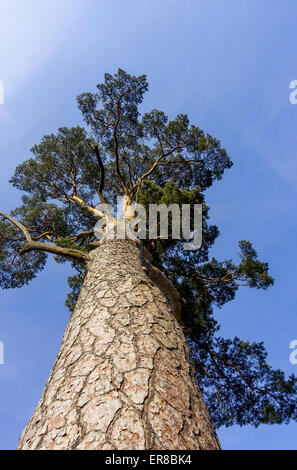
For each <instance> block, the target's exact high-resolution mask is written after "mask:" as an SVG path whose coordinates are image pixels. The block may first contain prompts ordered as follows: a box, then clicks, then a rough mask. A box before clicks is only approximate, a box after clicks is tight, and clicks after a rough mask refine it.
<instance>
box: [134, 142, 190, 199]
mask: <svg viewBox="0 0 297 470" xmlns="http://www.w3.org/2000/svg"><path fill="white" fill-rule="evenodd" d="M181 148H182V147H181V146H180V145H177V146H176V147H174V148H173V149H171V150H168V152H166V153H164V152H162V153H161V155H160V156H159V157H158V158H157V160H156V161H155V162H154V164H153V165H152V167H151V168H150V169H149V170H148V171H147V172H146V173H144V174H143V175H142V176H140V177H139V178H138V180H137V181H136V183H135V184H134V185H133V186H132V188H131V192H133V191H135V190H136V189H137V188H138V186H139V185H140V183H141V182H142V180H143V179H144V178H147V177H148V176H149V175H150V174H151V173H152V172H153V171H154V170H155V168H156V167H157V166H158V165H159V163H160V161H161V160H162V158H164V157H168V155H171V154H172V153H173V152H175V151H176V150H180V149H181Z"/></svg>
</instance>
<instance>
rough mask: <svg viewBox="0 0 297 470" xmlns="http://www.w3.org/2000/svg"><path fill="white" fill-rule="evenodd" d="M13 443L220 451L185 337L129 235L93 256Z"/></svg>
mask: <svg viewBox="0 0 297 470" xmlns="http://www.w3.org/2000/svg"><path fill="white" fill-rule="evenodd" d="M90 256H91V261H90V262H89V265H88V273H87V275H86V278H85V281H84V285H83V288H82V290H81V292H80V295H79V299H78V302H77V305H76V308H75V311H74V313H73V314H72V316H71V318H70V321H69V323H68V325H67V328H66V330H65V333H64V336H63V340H62V344H61V349H60V352H59V354H58V357H57V359H56V362H55V364H54V367H53V369H52V372H51V374H50V377H49V379H48V381H47V384H46V386H45V389H44V392H43V394H42V397H41V399H40V401H39V403H38V405H37V407H36V409H35V412H34V414H33V416H32V418H31V419H30V421H29V422H28V424H27V426H26V427H25V429H24V431H23V432H22V434H21V437H20V443H19V447H18V448H19V449H61V450H62V449H105V450H112V449H137V450H142V449H154V450H159V449H167V450H168V449H173V450H175V449H184V450H187V449H188V450H192V449H219V448H220V446H219V442H218V439H217V436H216V433H215V431H214V428H213V426H212V424H211V421H210V417H209V413H208V410H207V408H206V405H205V403H204V401H203V398H202V396H201V392H200V390H199V388H198V385H197V381H196V378H195V374H194V373H193V368H192V367H191V366H190V363H189V351H188V346H187V344H186V342H185V337H184V334H183V332H182V330H181V328H180V326H179V324H178V322H177V321H176V319H175V318H174V316H173V315H172V312H171V307H170V303H169V302H168V299H167V298H166V296H165V295H164V294H163V292H162V291H161V290H160V289H159V287H158V286H156V285H154V284H153V282H152V281H151V279H149V277H148V276H147V274H146V272H145V270H143V265H144V264H145V261H144V260H143V259H142V255H141V252H140V250H139V248H138V247H137V245H136V244H135V243H134V242H132V241H129V240H123V241H121V240H115V241H105V242H103V243H102V245H101V246H100V247H98V248H96V249H95V250H93V251H92V252H91V254H90Z"/></svg>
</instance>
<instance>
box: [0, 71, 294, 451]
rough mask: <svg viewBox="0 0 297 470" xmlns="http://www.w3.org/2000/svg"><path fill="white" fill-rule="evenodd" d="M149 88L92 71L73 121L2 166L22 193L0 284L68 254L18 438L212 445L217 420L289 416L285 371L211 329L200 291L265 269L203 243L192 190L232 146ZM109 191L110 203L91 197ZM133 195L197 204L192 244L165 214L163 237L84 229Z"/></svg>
mask: <svg viewBox="0 0 297 470" xmlns="http://www.w3.org/2000/svg"><path fill="white" fill-rule="evenodd" d="M147 89H148V84H147V80H146V76H145V75H142V76H139V77H135V76H132V75H129V74H128V73H126V72H125V71H123V70H121V69H119V70H118V72H117V73H116V74H114V75H110V74H105V81H104V83H103V84H99V85H97V91H96V92H95V93H84V94H82V95H80V96H79V97H78V99H77V101H78V106H79V109H80V110H81V112H82V115H83V118H84V121H85V123H86V128H83V127H80V126H77V127H73V128H66V127H63V128H60V129H59V130H58V132H57V134H50V135H46V136H44V138H43V139H42V141H41V143H40V144H39V145H36V146H34V147H33V148H32V158H30V159H28V160H26V161H25V162H24V163H22V164H20V165H19V166H18V167H17V168H16V170H15V173H14V175H13V177H12V179H11V183H12V185H13V186H14V187H15V188H17V189H19V190H21V191H23V193H24V194H23V196H22V205H21V206H20V207H18V208H16V209H14V210H12V211H11V213H10V214H5V213H3V212H0V215H1V218H2V221H1V222H0V250H1V251H0V285H1V287H2V288H4V289H7V288H16V287H21V286H23V285H25V284H27V283H28V282H30V280H32V279H33V278H35V277H36V276H37V274H38V272H39V271H41V270H42V269H43V268H44V267H45V264H46V259H47V256H48V253H51V254H53V255H54V256H55V260H56V261H57V262H58V263H65V262H70V263H71V265H72V267H73V269H74V270H75V274H74V275H73V276H71V277H70V278H69V285H70V287H71V292H70V293H69V294H68V297H67V300H66V305H67V306H68V307H69V309H70V311H71V317H70V320H69V323H68V326H67V328H66V331H65V333H64V336H63V340H62V344H61V349H60V352H59V354H58V357H57V359H56V362H55V364H54V367H53V369H52V372H51V375H50V377H49V379H48V382H47V384H46V386H45V389H44V391H43V394H42V397H41V399H40V401H39V403H38V405H37V407H36V410H35V412H34V414H33V416H32V418H31V419H30V421H29V422H28V424H27V426H26V427H25V429H24V431H23V433H22V435H21V438H20V444H19V448H20V449H218V448H220V445H219V442H218V439H217V436H216V433H215V427H218V426H220V425H227V426H229V425H232V424H240V425H243V424H248V423H251V424H253V425H255V426H258V425H259V424H260V423H282V422H288V421H289V420H290V419H296V404H295V402H296V392H297V390H296V378H295V377H294V376H293V375H292V376H290V377H289V378H288V379H286V378H285V376H284V373H283V372H282V371H280V370H273V369H272V368H271V367H270V366H269V365H268V364H267V354H266V352H265V349H264V347H263V344H262V343H249V342H247V341H242V340H240V339H239V338H237V337H236V338H234V339H224V338H222V337H220V336H219V335H218V330H219V325H218V323H217V321H216V319H215V315H214V307H222V306H223V305H224V304H225V303H226V302H228V301H230V300H232V299H233V298H234V296H235V294H236V291H237V290H238V289H239V287H240V286H248V287H255V288H257V289H266V288H268V287H269V286H270V285H272V284H273V279H272V278H271V276H269V274H268V264H267V263H265V262H261V261H259V260H258V257H257V253H256V251H255V250H254V248H253V247H252V245H251V243H250V242H248V241H245V240H243V241H240V242H239V250H240V253H239V254H240V262H239V263H237V264H236V263H235V262H233V261H232V260H224V261H218V260H216V259H214V258H212V259H209V250H210V248H211V246H212V245H213V244H214V242H215V240H216V238H217V237H218V234H219V232H218V228H217V227H216V226H214V225H210V224H209V215H208V212H209V207H208V206H207V205H206V202H205V191H206V189H207V188H209V187H210V186H211V185H212V184H213V183H214V182H215V180H219V179H221V178H222V176H223V173H224V171H225V170H226V169H229V168H231V166H232V162H231V160H230V158H229V156H228V155H227V152H226V150H225V149H223V148H221V145H220V142H219V141H218V140H216V139H215V138H213V137H212V136H210V135H209V134H205V133H204V132H203V131H202V130H201V129H200V128H199V127H197V126H195V125H190V123H189V119H188V117H187V115H185V114H179V115H178V116H177V117H176V118H175V119H174V120H171V121H169V120H168V118H167V116H166V115H165V114H164V113H163V112H162V111H159V110H156V109H154V110H152V111H151V112H148V113H144V114H142V115H141V114H140V112H139V105H140V104H141V103H142V100H143V95H144V93H145V92H146V91H147ZM118 196H122V197H123V208H122V212H123V213H122V214H121V216H120V217H118V218H116V217H114V216H113V215H110V213H109V211H108V210H107V211H102V210H101V209H100V208H98V203H99V202H100V203H101V206H100V207H108V206H107V204H109V207H112V208H113V207H115V205H116V203H117V197H118ZM136 201H137V202H138V203H140V204H142V206H143V207H144V208H145V210H146V211H147V213H148V211H149V205H150V204H166V205H167V206H170V205H171V204H177V205H178V207H180V208H181V207H182V205H183V204H190V205H191V206H193V205H194V204H201V205H202V214H203V218H202V237H203V243H202V246H201V248H200V249H199V250H184V249H183V244H184V242H185V240H183V239H182V238H181V239H176V238H174V237H173V236H172V235H173V234H172V232H173V228H172V217H169V237H167V239H166V238H162V237H160V236H157V237H154V238H153V239H150V237H149V233H147V234H146V235H147V236H146V238H145V239H143V240H141V241H139V240H131V239H130V238H129V237H126V238H124V239H121V240H119V239H117V238H115V239H114V240H111V239H108V237H105V238H103V239H102V240H98V236H96V231H95V229H94V227H95V224H96V222H97V221H98V220H99V221H101V222H102V221H103V222H104V223H105V224H106V225H105V234H106V233H107V231H108V230H110V229H112V230H115V231H116V230H117V229H118V227H119V221H120V220H121V221H123V220H124V223H127V222H128V221H131V220H133V217H134V215H133V214H135V213H134V212H133V210H134V209H133V207H135V206H133V204H135V202H136ZM131 214H132V215H131ZM191 214H192V213H191ZM159 222H160V221H159ZM193 223H194V222H193V214H192V215H191V226H192V228H193ZM197 378H198V383H199V387H198V384H197Z"/></svg>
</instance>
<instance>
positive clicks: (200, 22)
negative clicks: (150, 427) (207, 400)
mask: <svg viewBox="0 0 297 470" xmlns="http://www.w3.org/2000/svg"><path fill="white" fill-rule="evenodd" d="M296 17H297V4H294V2H292V1H289V0H283V1H282V2H279V1H278V0H261V2H259V1H258V0H240V2H239V1H238V0H162V1H161V2H160V1H158V0H121V1H119V0H72V1H69V0H62V1H61V0H59V1H58V0H51V2H47V1H45V0H26V1H24V0H23V1H20V0H1V4H0V80H2V81H3V83H4V89H5V102H4V104H2V105H0V122H1V125H0V156H1V158H0V175H1V193H0V208H1V210H3V211H9V210H10V209H13V208H14V207H15V206H16V205H18V204H19V202H20V193H19V192H18V191H17V190H14V189H13V188H12V187H11V186H10V185H9V183H8V180H9V178H10V177H11V175H12V174H13V171H14V168H15V166H16V165H17V164H19V163H20V162H22V161H23V160H24V159H26V158H28V157H29V156H30V148H31V147H32V146H33V145H34V144H36V143H38V142H39V141H40V139H41V138H42V136H43V135H44V134H45V133H50V132H55V131H56V130H57V128H58V127H60V126H64V125H65V126H71V125H76V124H78V123H81V116H80V112H79V110H78V109H77V107H76V103H75V98H76V96H77V95H78V94H80V93H82V92H84V91H90V90H94V88H95V85H96V84H97V83H101V82H102V81H103V75H104V73H105V72H109V73H114V72H115V71H116V70H117V69H118V67H121V68H123V69H125V70H126V71H127V72H129V73H132V74H135V75H140V74H143V73H146V74H147V76H148V80H149V84H150V87H149V93H148V94H147V95H146V98H145V101H144V104H143V109H147V110H149V109H151V108H155V107H156V108H159V109H163V110H164V111H165V112H166V113H167V114H168V115H169V117H171V118H173V117H174V116H175V115H176V114H177V113H180V112H182V113H188V115H189V117H190V119H191V121H192V122H194V123H195V124H197V125H199V126H200V127H201V128H203V129H204V130H205V131H207V132H209V133H210V134H212V135H213V136H214V137H216V138H218V139H220V140H221V142H222V145H223V146H225V147H226V149H227V150H228V153H229V155H230V156H231V158H232V160H233V162H234V166H233V167H232V169H231V170H229V171H228V172H227V173H226V174H225V176H224V178H223V179H222V180H221V181H220V182H217V183H216V184H215V185H214V187H213V188H211V189H210V190H209V191H208V193H207V202H208V204H209V205H210V206H211V212H210V215H211V221H212V222H213V223H215V224H217V225H218V226H219V228H220V232H221V236H220V238H219V239H218V240H217V242H216V245H215V247H214V249H213V252H212V253H213V254H214V255H216V256H217V257H220V258H222V259H225V258H230V257H234V258H235V259H236V253H237V251H238V250H237V242H238V240H241V239H249V240H251V241H252V243H253V244H254V247H255V248H256V249H257V250H258V252H259V254H260V258H261V259H263V260H267V261H268V262H269V264H270V267H271V274H272V275H273V276H274V277H275V280H276V282H275V286H274V287H272V288H271V289H269V290H268V291H266V292H262V291H259V292H258V291H253V290H248V289H244V288H243V289H242V290H241V291H240V293H239V294H238V296H237V298H236V300H235V301H233V302H231V303H229V304H226V305H225V306H224V308H223V309H222V310H219V311H218V312H217V318H218V320H219V321H220V322H221V324H222V330H221V332H222V334H224V335H226V336H230V337H233V336H234V335H238V336H240V337H242V338H243V339H248V340H251V341H253V340H256V341H262V340H264V342H265V345H266V347H267V350H268V352H269V362H270V363H271V364H272V365H273V366H274V367H280V368H282V369H284V370H285V371H286V372H287V373H288V374H289V373H292V372H295V373H296V374H297V365H292V364H290V362H289V355H290V352H291V351H290V349H289V344H290V342H291V341H292V340H294V339H297V316H296V304H297V302H296V301H297V289H296V277H297V276H296V255H297V248H296V229H297V221H296V202H297V185H296V183H297V158H296V139H297V133H296V123H297V105H296V106H294V105H292V104H290V102H289V94H290V91H291V90H290V89H289V85H290V82H291V81H292V80H296V79H297V60H296V50H295V49H296V43H297V28H296ZM67 273H68V272H67ZM67 273H66V274H67ZM67 291H68V286H67V275H65V266H64V265H57V264H55V263H54V262H53V261H50V262H48V264H47V267H46V269H45V270H44V271H43V272H42V273H41V274H40V275H39V277H38V278H37V279H36V280H34V281H33V282H31V284H30V285H29V286H26V287H23V288H21V289H17V290H10V291H1V293H0V299H1V302H0V340H1V341H3V343H4V353H5V364H4V365H0V383H1V386H0V423H1V424H0V449H14V448H15V447H16V446H17V441H18V436H19V434H20V432H21V431H22V429H23V427H24V425H25V424H26V422H27V420H28V419H29V418H30V416H31V414H32V412H33V410H34V408H35V406H36V403H37V401H38V399H39V397H40V395H41V392H42V389H43V386H44V384H45V382H46V380H47V377H48V375H49V373H50V370H51V367H52V364H53V362H54V360H55V357H56V355H57V352H58V349H59V344H60V340H61V337H62V334H63V330H64V328H65V326H66V323H67V320H68V318H69V314H68V311H67V309H66V307H65V306H64V300H65V295H66V292H67ZM296 431H297V424H295V423H293V424H290V425H281V426H264V425H263V426H260V427H259V428H257V429H254V428H252V427H250V426H247V427H244V428H239V427H231V428H228V429H225V428H220V429H219V437H220V440H221V443H222V446H223V448H225V449H296V448H297V446H296Z"/></svg>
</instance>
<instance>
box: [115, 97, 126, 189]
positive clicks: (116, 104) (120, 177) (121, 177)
mask: <svg viewBox="0 0 297 470" xmlns="http://www.w3.org/2000/svg"><path fill="white" fill-rule="evenodd" d="M114 104H115V107H116V110H117V121H116V122H115V123H114V125H113V140H114V153H115V164H116V172H117V175H118V177H119V180H120V182H121V185H122V188H123V190H124V193H125V194H126V196H128V194H129V191H128V188H127V186H126V184H125V181H124V178H123V176H122V173H121V170H120V155H119V142H118V136H117V128H118V125H119V122H120V112H119V103H118V102H115V103H114Z"/></svg>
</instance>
